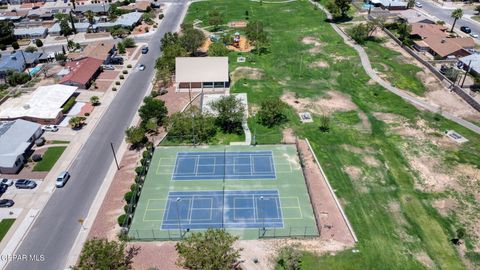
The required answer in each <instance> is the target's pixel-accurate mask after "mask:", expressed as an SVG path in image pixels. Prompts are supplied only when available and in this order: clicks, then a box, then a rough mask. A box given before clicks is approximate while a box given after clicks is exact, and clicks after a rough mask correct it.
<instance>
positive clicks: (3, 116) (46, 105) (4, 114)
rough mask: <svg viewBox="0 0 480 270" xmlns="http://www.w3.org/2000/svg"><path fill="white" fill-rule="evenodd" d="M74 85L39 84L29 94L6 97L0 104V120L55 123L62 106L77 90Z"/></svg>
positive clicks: (59, 117)
mask: <svg viewBox="0 0 480 270" xmlns="http://www.w3.org/2000/svg"><path fill="white" fill-rule="evenodd" d="M77 88H78V87H76V86H68V85H62V84H54V85H48V86H40V87H38V88H37V89H36V90H35V91H33V92H32V93H30V94H24V95H22V96H20V97H18V98H11V99H8V100H7V101H6V102H5V103H3V104H2V105H1V106H0V120H15V119H24V120H28V121H32V122H36V123H39V124H57V123H58V122H60V120H61V119H62V117H63V113H62V107H63V105H64V104H65V103H66V102H67V101H68V99H69V98H70V97H71V96H72V95H73V93H74V92H75V91H76V90H77Z"/></svg>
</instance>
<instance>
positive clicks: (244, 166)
mask: <svg viewBox="0 0 480 270" xmlns="http://www.w3.org/2000/svg"><path fill="white" fill-rule="evenodd" d="M207 228H225V229H226V230H228V231H229V232H230V233H232V234H235V235H238V236H240V238H241V239H257V238H259V237H288V236H316V235H318V231H317V228H316V224H315V218H314V215H313V210H312V206H311V204H310V199H309V196H308V191H307V187H306V185H305V180H304V177H303V173H302V168H301V166H300V162H299V159H298V156H297V151H296V148H295V145H262V146H198V147H183V146H182V147H180V146H179V147H158V148H157V149H156V150H155V153H154V155H153V158H152V161H151V163H150V167H149V170H148V173H147V176H146V179H145V183H144V187H143V189H142V192H141V195H140V199H139V202H138V205H137V207H136V210H135V214H134V217H133V221H132V224H131V226H130V231H129V237H131V238H133V239H137V240H162V239H177V238H179V237H180V236H181V235H183V236H184V235H186V234H188V233H189V232H191V231H197V230H206V229H207Z"/></svg>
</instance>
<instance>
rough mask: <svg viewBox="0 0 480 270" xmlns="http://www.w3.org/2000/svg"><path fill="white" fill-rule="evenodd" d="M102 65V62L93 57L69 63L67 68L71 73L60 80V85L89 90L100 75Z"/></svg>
mask: <svg viewBox="0 0 480 270" xmlns="http://www.w3.org/2000/svg"><path fill="white" fill-rule="evenodd" d="M102 63H103V61H102V60H100V59H96V58H92V57H86V58H82V59H79V60H75V61H70V62H67V63H66V64H65V67H66V68H67V69H69V70H70V72H69V73H68V74H67V75H65V76H63V77H62V78H61V79H60V83H61V84H64V85H71V86H76V87H78V88H83V89H88V88H89V87H90V85H91V84H92V82H93V81H94V80H95V79H96V78H97V76H98V75H99V74H100V72H101V68H100V67H101V66H102Z"/></svg>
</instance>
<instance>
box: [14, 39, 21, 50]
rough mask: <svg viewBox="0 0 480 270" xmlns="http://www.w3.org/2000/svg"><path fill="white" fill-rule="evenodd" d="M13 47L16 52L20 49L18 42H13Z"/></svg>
mask: <svg viewBox="0 0 480 270" xmlns="http://www.w3.org/2000/svg"><path fill="white" fill-rule="evenodd" d="M12 47H13V49H14V50H18V49H20V45H18V42H16V41H14V42H12Z"/></svg>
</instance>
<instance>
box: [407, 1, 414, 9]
mask: <svg viewBox="0 0 480 270" xmlns="http://www.w3.org/2000/svg"><path fill="white" fill-rule="evenodd" d="M413 6H415V0H408V2H407V8H413Z"/></svg>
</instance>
